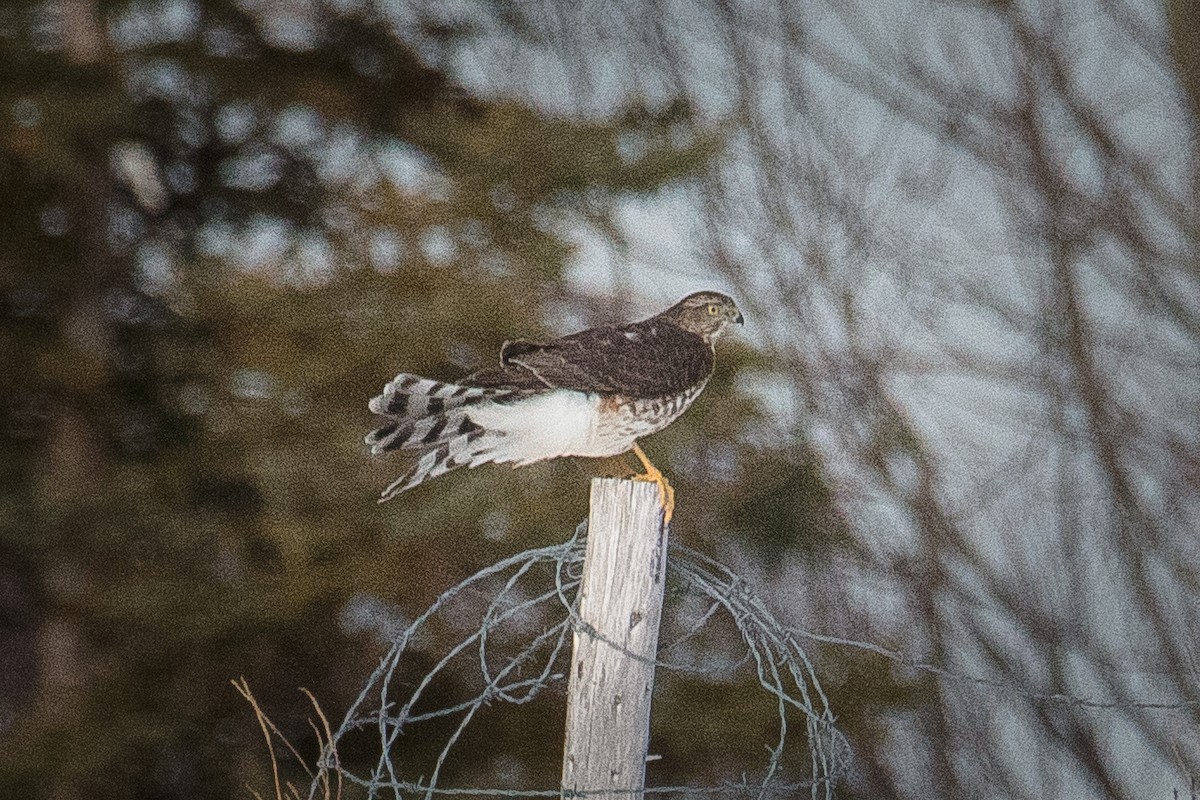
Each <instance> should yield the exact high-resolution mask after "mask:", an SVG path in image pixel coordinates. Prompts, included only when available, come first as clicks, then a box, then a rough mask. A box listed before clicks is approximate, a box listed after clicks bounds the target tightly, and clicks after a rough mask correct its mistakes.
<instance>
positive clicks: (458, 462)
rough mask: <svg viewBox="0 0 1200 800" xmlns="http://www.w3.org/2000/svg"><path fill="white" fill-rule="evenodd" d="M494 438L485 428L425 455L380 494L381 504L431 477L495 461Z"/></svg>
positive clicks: (476, 429)
mask: <svg viewBox="0 0 1200 800" xmlns="http://www.w3.org/2000/svg"><path fill="white" fill-rule="evenodd" d="M490 439H493V437H489V436H487V434H486V433H485V431H484V430H483V429H482V428H479V427H476V428H475V430H473V431H471V432H469V433H464V434H460V435H457V436H454V437H453V438H451V439H449V440H447V441H444V442H442V443H440V444H438V445H436V446H434V447H432V448H430V449H428V450H426V451H425V452H424V453H422V454H421V456H420V458H418V459H417V461H416V463H414V464H413V465H412V466H411V467H409V469H408V470H407V471H406V472H405V473H404V474H403V475H401V476H400V477H399V478H397V479H396V480H394V481H392V482H391V483H390V484H388V487H387V488H386V489H384V490H383V493H382V494H380V495H379V502H380V503H384V502H386V501H388V500H391V499H392V498H393V497H395V496H396V495H398V494H400V493H401V492H405V491H408V490H409V489H412V488H413V487H415V486H417V485H418V484H420V483H422V482H423V481H425V480H427V479H429V478H436V477H437V476H439V475H443V474H445V473H447V472H449V471H450V470H452V469H458V468H459V467H475V466H478V465H479V464H486V463H487V462H488V461H491V460H492V457H493V452H494V451H493V450H492V444H493V442H492V441H489V440H490Z"/></svg>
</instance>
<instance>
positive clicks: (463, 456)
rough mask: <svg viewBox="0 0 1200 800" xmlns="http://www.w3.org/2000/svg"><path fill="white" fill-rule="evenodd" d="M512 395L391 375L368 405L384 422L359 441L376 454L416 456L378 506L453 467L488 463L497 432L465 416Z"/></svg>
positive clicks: (511, 393) (505, 391) (413, 376)
mask: <svg viewBox="0 0 1200 800" xmlns="http://www.w3.org/2000/svg"><path fill="white" fill-rule="evenodd" d="M514 394H517V393H516V392H514V391H512V390H507V389H490V388H488V389H485V388H480V387H477V386H463V385H460V384H452V383H443V382H441V381H435V380H430V379H429V378H422V377H420V376H419V375H412V374H409V373H400V374H399V375H397V376H396V377H395V378H394V379H393V380H392V381H390V382H389V383H388V384H387V386H385V387H384V389H383V392H382V393H380V394H379V395H378V396H377V397H375V398H373V399H372V400H371V402H370V403H369V404H368V408H370V410H371V411H372V412H374V413H376V414H379V415H380V416H382V417H384V418H385V421H384V422H383V424H381V425H380V426H379V427H378V428H376V429H375V430H373V431H371V432H370V433H368V434H367V435H366V437H365V438H364V441H365V442H366V443H367V444H368V445H370V447H371V452H372V453H374V454H376V455H379V454H383V453H388V452H391V451H393V450H421V451H422V452H421V454H420V455H419V456H418V457H417V460H416V461H415V462H414V463H413V464H412V465H411V466H410V467H409V469H408V470H406V471H405V473H404V474H403V475H402V476H400V477H399V478H397V479H396V480H395V481H393V482H392V483H391V484H390V485H389V486H388V487H387V488H386V489H385V490H384V491H383V494H382V495H381V497H380V502H383V501H385V500H389V499H391V498H392V497H395V496H396V495H398V494H400V493H401V492H403V491H406V490H407V489H411V488H413V487H415V486H417V485H418V484H420V483H421V482H422V481H425V480H427V479H429V478H434V477H437V476H438V475H442V474H443V473H446V472H449V471H450V470H452V469H455V468H457V467H461V466H477V465H479V464H483V463H487V462H488V461H491V460H493V449H494V447H495V446H496V445H497V444H498V443H499V440H500V439H502V438H503V436H504V434H503V432H493V431H488V430H485V429H484V427H482V426H480V425H478V424H476V422H475V421H474V420H472V419H471V416H470V415H469V413H468V412H470V411H472V410H474V409H480V408H483V407H486V406H489V405H493V404H497V403H503V402H504V401H505V398H508V397H510V396H511V395H514Z"/></svg>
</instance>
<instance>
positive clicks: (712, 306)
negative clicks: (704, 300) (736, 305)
mask: <svg viewBox="0 0 1200 800" xmlns="http://www.w3.org/2000/svg"><path fill="white" fill-rule="evenodd" d="M720 310H721V309H719V308H717V304H716V303H709V304H708V313H709V314H712V315H713V316H714V317H715V316H716V315H717V312H718V311H720Z"/></svg>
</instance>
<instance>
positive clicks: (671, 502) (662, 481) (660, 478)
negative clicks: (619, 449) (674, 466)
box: [633, 442, 675, 524]
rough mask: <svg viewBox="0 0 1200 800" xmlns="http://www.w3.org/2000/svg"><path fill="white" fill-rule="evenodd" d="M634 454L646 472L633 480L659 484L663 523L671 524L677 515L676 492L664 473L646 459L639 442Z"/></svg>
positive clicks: (635, 444)
mask: <svg viewBox="0 0 1200 800" xmlns="http://www.w3.org/2000/svg"><path fill="white" fill-rule="evenodd" d="M633 454H634V455H635V456H637V457H638V461H641V462H642V467H643V468H645V470H646V473H645V474H644V475H634V476H633V479H634V480H635V481H651V482H653V483H657V484H658V501H659V502H660V503H661V504H662V507H663V523H664V524H665V523H668V522H670V521H671V515H672V514H673V513H675V490H674V489H673V488H672V487H671V484H670V483H668V482H667V478H666V476H665V475H663V474H662V471H661V470H659V468H658V467H656V466H654V465H653V464H652V463H650V459H648V458H646V454H645V453H643V452H642V448H640V447H638V445H637V442H634V443H633Z"/></svg>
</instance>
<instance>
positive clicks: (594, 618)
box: [562, 478, 667, 800]
mask: <svg viewBox="0 0 1200 800" xmlns="http://www.w3.org/2000/svg"><path fill="white" fill-rule="evenodd" d="M666 567H667V531H666V528H665V526H663V525H662V507H661V506H660V505H659V502H658V487H657V486H656V485H654V484H653V483H648V482H644V481H630V480H617V479H615V478H596V479H594V480H593V481H592V495H591V509H590V513H589V519H588V534H587V555H586V558H585V560H584V565H583V579H582V583H581V584H580V588H579V620H578V621H577V624H576V628H575V639H574V651H573V653H572V657H571V674H570V686H569V688H568V693H567V732H566V741H565V743H564V748H563V772H562V789H563V796H564V797H570V796H572V794H574V793H576V792H579V793H586V797H587V798H589V800H590V798H593V797H597V798H612V800H616V799H617V798H620V799H621V800H628V799H629V798H632V797H641V792H642V790H643V789H644V788H645V780H646V751H647V749H648V747H649V745H650V696H651V693H652V691H653V689H654V659H655V655H656V651H657V648H658V624H659V620H660V619H661V617H662V601H663V586H664V579H665V574H666Z"/></svg>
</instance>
